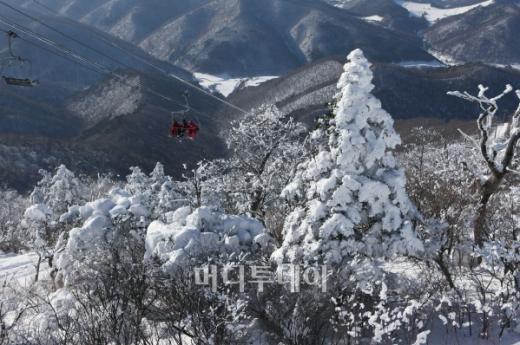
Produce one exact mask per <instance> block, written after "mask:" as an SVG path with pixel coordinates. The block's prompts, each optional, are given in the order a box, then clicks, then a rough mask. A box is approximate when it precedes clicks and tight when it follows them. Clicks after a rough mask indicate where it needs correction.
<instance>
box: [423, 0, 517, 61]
mask: <svg viewBox="0 0 520 345" xmlns="http://www.w3.org/2000/svg"><path fill="white" fill-rule="evenodd" d="M519 33H520V7H519V6H518V5H516V4H515V1H503V0H502V1H496V3H495V4H493V5H490V6H487V7H478V8H476V9H474V10H472V11H469V12H467V13H464V14H461V15H458V16H454V17H450V18H446V19H444V20H441V21H439V22H437V23H436V24H434V25H433V26H432V27H430V28H429V29H427V30H426V31H425V33H424V39H425V41H426V42H427V44H428V45H429V46H430V47H431V49H432V50H433V51H435V52H438V53H440V54H443V55H446V56H448V57H450V58H451V59H453V60H455V61H483V62H488V63H499V64H511V63H518V62H520V34H519Z"/></svg>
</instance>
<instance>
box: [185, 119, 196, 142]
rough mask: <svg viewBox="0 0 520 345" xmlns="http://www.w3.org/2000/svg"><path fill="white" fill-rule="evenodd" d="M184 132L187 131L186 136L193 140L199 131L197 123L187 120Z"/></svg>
mask: <svg viewBox="0 0 520 345" xmlns="http://www.w3.org/2000/svg"><path fill="white" fill-rule="evenodd" d="M186 132H187V133H188V138H190V139H191V140H194V139H195V137H196V136H197V133H198V132H199V125H197V124H196V123H195V121H192V120H190V121H188V123H187V124H186Z"/></svg>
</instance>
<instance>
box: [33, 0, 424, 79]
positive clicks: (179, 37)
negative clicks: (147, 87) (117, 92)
mask: <svg viewBox="0 0 520 345" xmlns="http://www.w3.org/2000/svg"><path fill="white" fill-rule="evenodd" d="M26 1H27V2H26V3H25V6H27V7H30V8H34V9H36V8H37V7H35V5H34V4H31V1H30V0H26ZM40 1H41V2H42V3H45V4H46V5H48V6H50V7H53V8H54V9H56V10H59V11H61V12H62V13H64V14H66V15H69V16H71V17H72V18H75V19H78V20H81V21H82V22H83V23H86V24H89V25H93V26H95V27H97V28H99V29H101V30H103V31H105V32H108V33H110V34H112V35H115V36H117V37H120V38H122V39H125V40H127V41H130V42H132V43H134V44H137V45H139V46H140V47H142V48H143V49H145V50H146V51H147V52H149V53H151V54H152V55H154V56H155V57H157V58H159V59H162V60H167V61H169V62H172V63H174V64H175V65H178V66H181V67H184V68H186V69H188V70H191V71H197V72H204V73H209V74H214V75H222V74H228V75H230V76H235V77H242V76H243V77H251V76H256V75H280V74H284V73H287V72H289V71H290V70H291V69H294V68H296V67H299V66H302V65H304V64H306V63H308V62H311V61H315V60H317V59H320V58H323V57H327V56H330V55H333V54H344V53H345V52H347V51H350V50H352V49H354V48H359V47H361V48H364V50H365V52H366V54H367V55H368V56H369V57H370V58H371V59H373V60H376V61H384V62H390V61H403V60H430V59H431V56H429V54H428V53H426V52H425V51H424V50H423V49H422V42H421V41H420V39H419V38H417V37H416V36H415V35H414V34H413V32H410V31H405V30H402V31H399V32H397V31H394V30H387V29H385V28H384V27H382V26H381V25H374V24H371V23H367V22H366V21H364V20H362V19H360V18H358V17H357V16H355V15H353V14H352V13H349V12H348V11H346V10H339V9H337V8H334V7H332V6H330V5H327V4H326V3H325V2H322V1H315V0H312V1H311V0H262V1H252V0H171V1H165V0H111V1H107V2H102V3H100V2H99V1H97V0H96V1H92V3H90V4H88V5H87V4H85V0H40Z"/></svg>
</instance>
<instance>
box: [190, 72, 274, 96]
mask: <svg viewBox="0 0 520 345" xmlns="http://www.w3.org/2000/svg"><path fill="white" fill-rule="evenodd" d="M193 76H194V77H195V78H196V79H197V80H198V81H199V84H200V85H201V86H202V87H204V88H206V89H208V90H209V91H213V92H214V91H216V92H218V93H220V94H221V95H223V96H224V97H228V96H229V95H231V94H232V93H233V92H234V91H235V90H237V89H241V88H245V87H255V86H258V85H260V84H263V83H265V82H267V81H269V80H272V79H276V78H278V77H277V76H265V77H252V78H227V79H226V78H223V77H218V76H215V75H211V74H205V73H194V74H193Z"/></svg>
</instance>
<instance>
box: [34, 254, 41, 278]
mask: <svg viewBox="0 0 520 345" xmlns="http://www.w3.org/2000/svg"><path fill="white" fill-rule="evenodd" d="M41 263H42V257H41V255H38V262H37V263H36V267H35V268H36V273H35V275H34V282H35V283H37V282H38V279H39V278H40V265H41Z"/></svg>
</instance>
